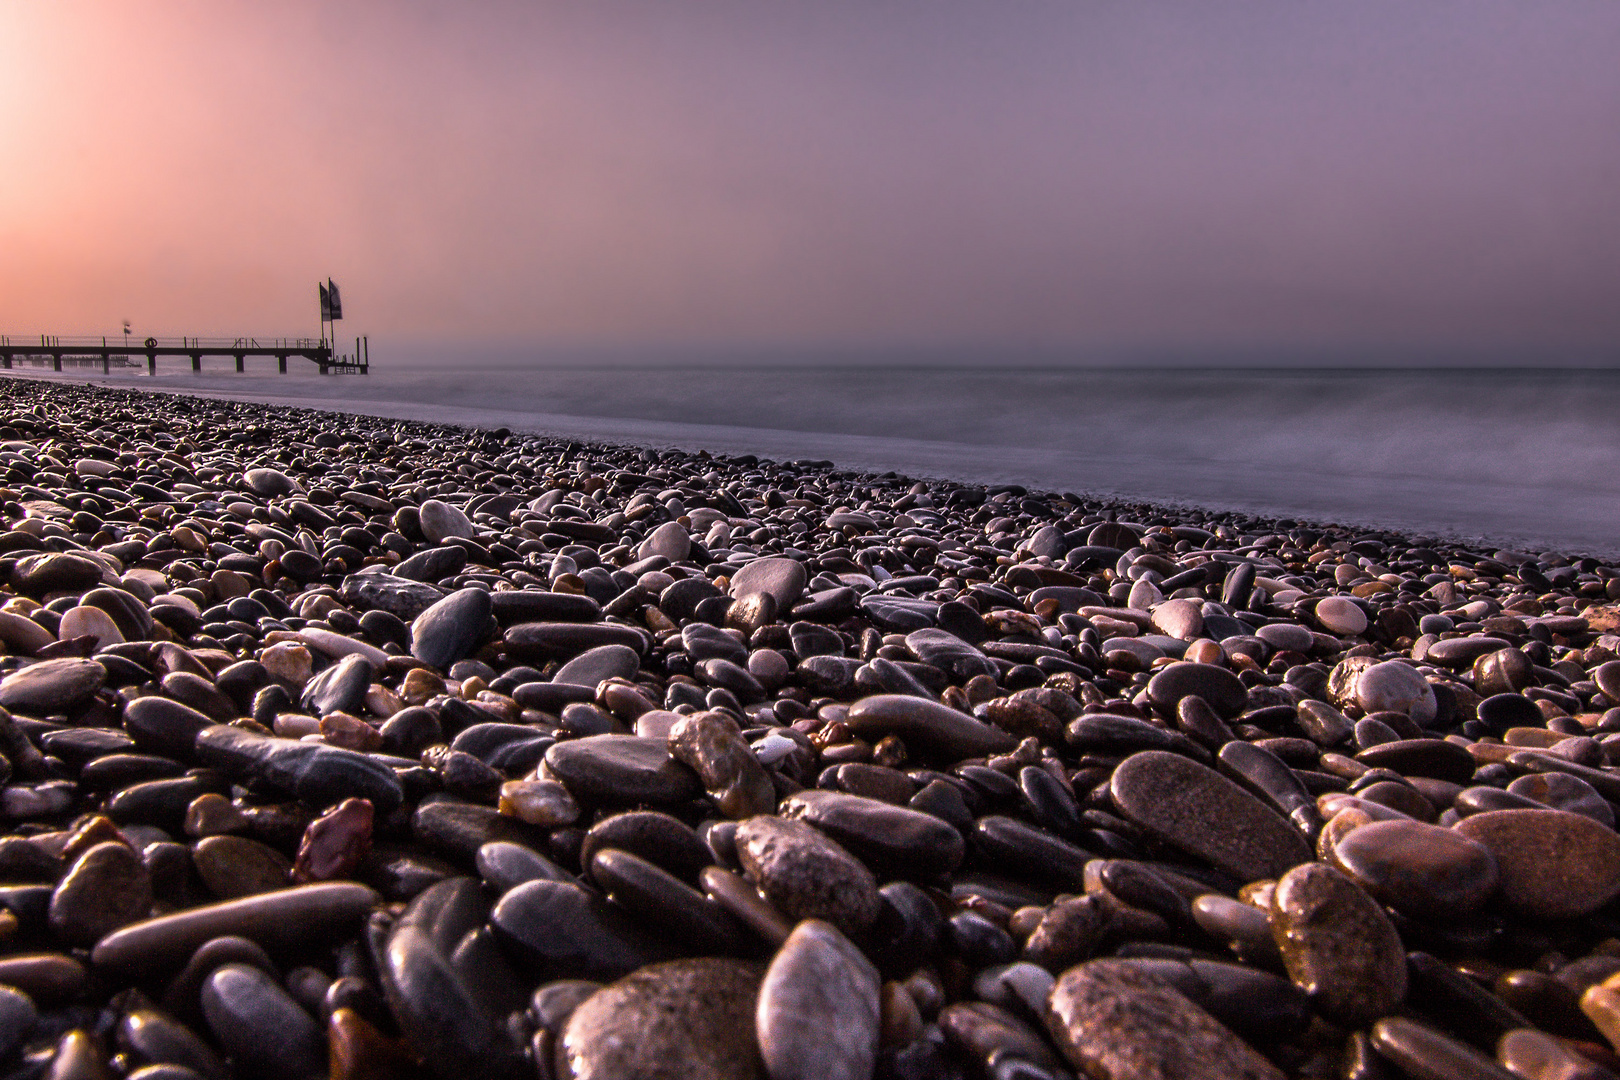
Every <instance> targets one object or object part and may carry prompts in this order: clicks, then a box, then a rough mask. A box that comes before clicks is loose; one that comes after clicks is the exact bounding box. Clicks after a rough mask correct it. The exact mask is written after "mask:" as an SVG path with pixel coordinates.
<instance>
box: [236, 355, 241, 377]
mask: <svg viewBox="0 0 1620 1080" xmlns="http://www.w3.org/2000/svg"><path fill="white" fill-rule="evenodd" d="M236 371H237V374H241V372H242V354H241V353H237V354H236Z"/></svg>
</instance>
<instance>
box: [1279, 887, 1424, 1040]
mask: <svg viewBox="0 0 1620 1080" xmlns="http://www.w3.org/2000/svg"><path fill="white" fill-rule="evenodd" d="M1271 930H1272V934H1273V935H1274V936H1275V938H1276V941H1277V947H1278V948H1279V949H1280V950H1281V951H1282V955H1283V962H1284V963H1285V964H1286V965H1287V968H1288V975H1289V977H1290V978H1292V979H1293V980H1294V983H1295V984H1296V985H1297V986H1299V988H1300V989H1302V990H1304V991H1305V992H1306V993H1307V994H1309V995H1311V1000H1312V1002H1313V1003H1314V1004H1315V1006H1316V1008H1317V1009H1318V1010H1319V1011H1320V1012H1321V1013H1322V1014H1323V1015H1324V1016H1326V1017H1327V1018H1328V1019H1330V1020H1333V1021H1334V1022H1336V1023H1339V1024H1342V1025H1344V1026H1346V1027H1359V1026H1361V1025H1362V1024H1365V1023H1368V1022H1369V1021H1371V1020H1374V1019H1376V1018H1378V1017H1380V1016H1383V1015H1385V1014H1387V1013H1389V1012H1391V1011H1393V1010H1394V1008H1395V1006H1397V1005H1398V1004H1400V1002H1401V1000H1402V999H1403V998H1404V997H1405V996H1406V953H1405V950H1404V949H1403V948H1402V947H1401V939H1400V935H1399V934H1397V933H1396V931H1395V927H1394V925H1393V924H1392V923H1391V922H1390V921H1389V917H1388V916H1386V915H1385V914H1384V912H1383V909H1382V908H1380V907H1379V906H1378V903H1377V901H1375V900H1374V899H1373V898H1372V897H1370V896H1368V895H1367V893H1366V892H1364V891H1363V890H1362V889H1361V887H1360V886H1358V885H1357V884H1356V883H1355V882H1353V881H1351V880H1350V879H1349V878H1348V877H1345V876H1344V875H1343V874H1341V873H1339V872H1338V871H1337V870H1334V869H1332V868H1331V867H1328V866H1324V865H1322V864H1320V863H1310V864H1308V865H1305V866H1296V867H1295V868H1294V869H1292V870H1290V871H1288V873H1286V874H1284V875H1283V876H1282V877H1281V878H1280V879H1278V881H1277V887H1276V890H1275V892H1274V893H1273V894H1272V901H1271Z"/></svg>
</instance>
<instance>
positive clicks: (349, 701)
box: [300, 655, 376, 716]
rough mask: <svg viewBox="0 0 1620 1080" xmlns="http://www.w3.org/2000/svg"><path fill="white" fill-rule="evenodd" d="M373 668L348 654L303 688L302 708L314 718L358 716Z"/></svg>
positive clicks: (369, 684)
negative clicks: (328, 715)
mask: <svg viewBox="0 0 1620 1080" xmlns="http://www.w3.org/2000/svg"><path fill="white" fill-rule="evenodd" d="M375 674H376V668H375V666H374V665H373V664H372V662H371V661H370V660H368V659H366V658H365V657H364V656H360V655H349V656H345V657H343V658H342V659H340V660H338V662H337V663H335V664H333V665H332V666H330V667H328V668H326V669H325V670H324V671H322V672H320V674H318V675H316V676H315V677H314V678H313V679H311V680H310V681H309V683H308V684H307V685H306V686H305V687H304V693H303V696H302V698H301V699H300V701H301V703H302V705H303V707H304V708H305V709H306V710H308V711H309V712H311V713H313V714H314V715H316V716H325V715H326V714H327V713H333V712H346V713H358V712H363V711H364V710H365V705H366V691H367V690H368V689H370V687H371V680H372V677H373V676H374V675H375Z"/></svg>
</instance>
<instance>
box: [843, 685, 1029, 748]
mask: <svg viewBox="0 0 1620 1080" xmlns="http://www.w3.org/2000/svg"><path fill="white" fill-rule="evenodd" d="M845 723H846V724H847V725H848V726H849V729H850V731H852V732H853V733H855V734H856V735H860V736H862V737H863V738H868V739H870V740H871V741H873V742H876V741H877V740H878V739H881V738H883V737H884V736H885V735H895V736H898V737H899V738H900V739H901V740H902V741H903V742H904V743H905V744H906V746H907V747H909V748H913V749H915V750H917V751H918V752H921V753H925V754H937V755H939V756H940V757H946V758H949V759H951V760H952V761H960V760H961V759H963V758H970V757H984V756H987V755H989V754H1004V753H1006V752H1007V751H1009V750H1011V749H1012V748H1013V747H1014V746H1016V745H1017V740H1016V739H1014V738H1013V737H1012V736H1011V735H1009V734H1008V733H1007V732H1005V731H1002V730H1001V729H1000V728H994V727H991V726H990V725H989V724H985V723H981V722H980V721H978V720H976V719H974V718H973V717H971V716H969V715H967V714H966V713H961V712H957V711H956V710H955V709H953V708H951V707H950V706H948V705H941V704H939V703H938V702H934V701H925V700H923V699H922V698H917V697H911V696H910V695H908V694H877V695H875V696H873V697H867V698H862V699H861V700H860V701H857V702H856V703H855V704H853V705H851V706H850V707H849V714H848V717H847V718H846V720H845Z"/></svg>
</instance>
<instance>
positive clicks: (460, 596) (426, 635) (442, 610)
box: [411, 589, 492, 670]
mask: <svg viewBox="0 0 1620 1080" xmlns="http://www.w3.org/2000/svg"><path fill="white" fill-rule="evenodd" d="M491 610H492V605H491V603H490V598H489V593H487V592H485V591H484V590H483V589H461V590H458V591H457V592H453V593H451V594H450V595H449V596H447V597H445V598H444V599H443V600H440V601H438V602H437V603H435V604H434V605H433V606H432V607H429V608H427V609H426V610H425V611H423V612H422V613H421V614H420V615H418V616H417V617H416V619H415V620H414V621H413V622H412V623H411V655H412V656H414V657H416V658H417V659H418V660H420V661H422V663H424V664H427V665H428V666H429V667H435V668H439V669H440V670H446V669H448V668H449V667H450V665H451V664H454V663H455V662H456V661H457V660H461V659H464V658H465V657H467V656H469V655H471V654H472V652H473V650H474V649H476V648H477V647H478V644H479V642H481V641H482V640H483V639H484V636H485V634H486V633H487V632H488V631H489V629H490V614H491Z"/></svg>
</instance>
